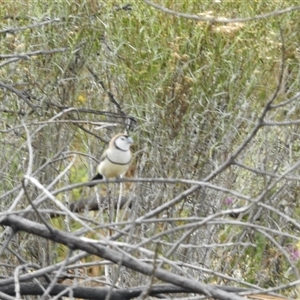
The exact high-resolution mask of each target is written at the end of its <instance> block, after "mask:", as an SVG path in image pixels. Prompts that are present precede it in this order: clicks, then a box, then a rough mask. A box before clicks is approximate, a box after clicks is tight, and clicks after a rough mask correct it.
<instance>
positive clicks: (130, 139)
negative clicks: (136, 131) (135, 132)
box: [127, 136, 134, 144]
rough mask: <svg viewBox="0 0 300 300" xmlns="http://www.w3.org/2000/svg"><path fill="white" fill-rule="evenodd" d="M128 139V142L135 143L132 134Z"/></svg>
mask: <svg viewBox="0 0 300 300" xmlns="http://www.w3.org/2000/svg"><path fill="white" fill-rule="evenodd" d="M127 141H128V144H133V143H134V141H133V139H132V138H131V137H130V136H129V137H128V139H127Z"/></svg>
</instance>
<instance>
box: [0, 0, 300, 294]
mask: <svg viewBox="0 0 300 300" xmlns="http://www.w3.org/2000/svg"><path fill="white" fill-rule="evenodd" d="M161 4H162V5H163V6H164V7H168V8H169V9H171V10H174V11H177V12H184V13H188V14H193V15H198V16H199V17H223V18H230V19H234V18H249V17H253V16H256V15H261V14H264V13H269V12H272V11H278V10H281V9H285V8H287V7H292V6H293V5H297V4H298V1H292V0H289V1H265V0H257V1H222V0H221V1H208V0H203V1H161ZM0 5H1V10H0V20H1V21H0V24H1V28H0V41H1V43H0V100H1V101H0V118H1V125H0V129H1V130H0V136H1V144H0V147H1V152H0V153H1V154H0V160H1V163H0V171H1V173H0V174H1V178H2V180H1V182H0V209H1V212H2V213H1V214H0V218H1V219H0V223H1V222H4V221H3V220H5V218H6V217H7V216H8V215H10V214H12V215H18V216H22V217H23V218H27V219H29V220H32V221H35V222H38V223H44V224H45V222H47V224H49V226H51V227H53V228H58V229H60V230H63V231H65V232H73V233H74V234H75V235H76V236H85V237H86V238H96V239H99V240H106V241H109V240H111V242H113V241H118V242H120V243H121V242H122V243H124V244H122V245H121V244H120V245H117V244H116V245H117V246H116V245H115V244H114V246H112V244H110V247H112V248H114V247H115V248H114V249H116V248H117V249H119V248H118V247H120V248H121V249H123V250H125V252H127V253H129V252H130V254H131V255H133V256H134V257H135V258H137V259H139V260H140V261H143V262H145V261H147V262H148V263H149V264H151V263H152V264H153V265H156V266H157V267H161V268H163V269H165V270H167V271H171V272H172V273H173V274H180V275H182V274H183V273H184V276H185V277H187V278H193V279H195V280H198V281H199V282H202V283H206V284H211V285H215V284H217V285H231V286H235V287H248V288H255V289H270V291H271V290H272V291H276V292H278V289H279V290H280V292H281V294H284V295H286V296H288V297H291V298H297V297H298V291H297V288H296V284H297V282H298V281H299V279H300V274H299V270H298V259H299V257H300V244H299V229H300V224H299V223H298V221H297V220H298V218H299V214H300V211H299V193H300V187H299V156H300V143H299V134H300V131H299V123H300V120H299V112H300V110H299V109H300V106H299V98H300V94H299V86H300V74H299V70H300V68H299V60H300V52H299V51H300V48H299V47H300V45H299V40H300V31H299V26H300V21H299V20H300V15H299V10H292V11H290V12H287V13H284V14H280V15H276V16H273V17H268V18H264V19H260V20H252V21H247V22H237V21H234V22H223V23H220V22H216V21H214V22H206V21H201V20H192V19H187V18H182V17H178V16H176V15H172V14H167V13H165V12H163V11H161V10H158V9H155V8H153V7H152V6H150V5H148V4H147V3H144V2H142V1H128V2H126V3H125V2H123V1H119V0H117V1H94V0H89V1H84V0H77V1H47V2H45V1H37V0H35V1H27V0H24V1H21V0H17V1H5V0H0ZM128 120H131V121H130V122H131V126H130V128H128ZM133 120H135V121H133ZM126 124H127V125H126ZM126 129H127V130H129V133H130V135H131V136H132V137H133V138H134V140H135V146H134V149H133V150H134V152H135V162H134V164H133V167H132V168H131V169H130V172H129V173H128V174H127V177H130V178H135V179H136V180H135V182H132V183H128V182H127V183H124V184H123V190H122V195H123V196H124V197H125V200H127V199H128V203H131V205H129V204H128V205H127V206H124V207H123V208H122V209H119V208H118V209H115V208H114V207H113V206H114V201H116V199H117V198H118V195H119V186H120V183H117V184H114V183H110V184H104V185H103V184H101V185H98V186H97V187H96V188H89V187H87V186H85V185H84V184H82V185H80V184H79V185H75V186H74V184H76V183H85V182H87V181H88V180H89V178H91V177H92V176H93V175H94V173H95V169H96V165H97V160H98V159H99V158H100V156H101V153H102V151H103V149H105V147H106V143H107V142H108V141H109V139H110V138H111V137H112V136H113V135H115V134H116V133H118V132H124V131H125V130H126ZM24 178H25V179H26V180H24ZM142 178H146V179H145V180H139V179H142ZM155 179H156V180H155ZM61 188H63V191H62V192H59V189H61ZM47 191H48V194H47ZM51 195H52V196H51ZM74 201H79V202H80V203H83V204H86V208H85V209H84V210H83V211H81V212H80V213H78V214H71V213H70V211H69V209H68V207H70V206H69V205H70V203H73V202H74ZM91 201H92V202H93V203H97V205H96V209H95V210H94V211H90V210H89V209H88V207H89V206H88V203H90V202H91ZM79 202H77V203H79ZM59 203H61V204H63V206H60V204H59ZM33 207H34V208H35V209H38V210H39V214H38V213H37V212H36V211H35V210H34V209H33ZM59 214H60V216H59ZM135 220H138V221H139V222H136V223H134V221H135ZM1 224H2V225H4V223H1ZM12 228H13V226H12ZM121 229H122V230H124V231H123V233H122V234H121V233H120V230H121ZM117 233H119V235H118V236H116V234H117ZM129 245H130V246H131V248H130V247H129ZM69 248H70V247H68V246H67V245H65V246H62V244H61V243H56V242H55V239H52V241H51V239H50V240H49V239H48V240H47V239H43V238H41V237H37V236H36V235H34V234H29V233H26V232H25V233H24V232H20V231H19V232H18V233H17V232H15V231H13V230H10V227H3V228H2V230H1V250H0V254H1V262H2V263H1V264H0V274H1V278H3V279H8V278H11V276H13V274H14V273H15V272H16V268H17V266H20V265H22V266H23V267H24V270H23V272H24V273H28V272H29V269H28V268H29V266H30V267H31V268H32V265H33V264H34V266H35V268H36V267H37V266H38V268H45V267H47V266H51V265H53V264H55V263H57V262H62V261H65V266H64V269H63V270H61V272H60V273H59V275H60V277H63V278H64V279H65V278H66V277H68V276H69V275H68V276H67V275H66V272H67V270H69V271H70V270H73V271H74V270H76V272H77V273H76V278H75V279H74V278H73V277H72V284H73V285H76V284H79V282H80V284H82V285H89V286H95V285H96V286H109V285H111V284H112V285H116V286H118V287H119V288H129V287H135V286H141V285H147V284H149V277H148V276H145V275H142V274H141V273H139V272H136V271H132V270H130V269H129V268H126V267H120V266H118V265H115V266H112V265H110V263H109V262H107V261H104V260H102V259H100V258H99V257H96V256H86V257H84V258H82V259H81V261H80V263H79V259H78V260H75V259H74V262H73V264H70V262H69V261H68V259H70V257H72V255H75V253H76V255H78V253H77V252H76V251H74V252H72V251H71V253H70V251H69V250H68V249H69ZM120 251H121V250H120ZM121 252H122V251H121ZM65 259H67V260H65ZM63 272H64V273H63ZM78 272H79V273H78ZM56 279H57V278H56ZM4 282H5V281H4ZM64 282H65V281H64ZM159 282H161V281H159V280H158V279H157V278H152V280H151V284H155V283H159ZM75 283H76V284H75ZM1 285H2V284H1V280H0V287H1ZM276 288H277V290H276ZM176 297H178V298H184V297H188V299H191V297H192V295H191V294H190V295H189V296H187V295H186V294H178V295H177V296H176Z"/></svg>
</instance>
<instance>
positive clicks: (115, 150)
mask: <svg viewBox="0 0 300 300" xmlns="http://www.w3.org/2000/svg"><path fill="white" fill-rule="evenodd" d="M131 144H133V139H132V138H131V137H130V136H128V135H126V134H122V133H119V134H117V135H116V136H114V137H113V138H112V139H111V140H110V142H109V145H108V148H107V149H106V150H105V151H104V153H103V154H102V156H101V159H100V164H99V165H98V167H97V175H96V176H95V177H93V178H92V180H100V179H103V178H106V179H109V178H117V177H122V176H123V175H124V174H125V173H126V172H127V170H128V168H129V166H130V163H131V158H132V153H131V150H130V145H131ZM94 185H95V184H93V185H90V187H92V186H94Z"/></svg>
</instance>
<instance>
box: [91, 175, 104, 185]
mask: <svg viewBox="0 0 300 300" xmlns="http://www.w3.org/2000/svg"><path fill="white" fill-rule="evenodd" d="M101 179H103V175H101V174H99V173H98V174H97V175H96V176H94V177H93V178H92V179H91V180H90V181H94V180H101ZM95 185H96V184H90V185H89V187H93V186H95Z"/></svg>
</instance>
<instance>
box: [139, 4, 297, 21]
mask: <svg viewBox="0 0 300 300" xmlns="http://www.w3.org/2000/svg"><path fill="white" fill-rule="evenodd" d="M144 2H145V3H147V4H149V5H150V6H152V7H154V8H156V9H158V10H160V11H162V12H165V13H167V14H171V15H173V16H176V17H182V18H186V19H192V20H195V21H204V22H211V23H233V22H248V21H254V20H261V19H266V18H270V17H275V16H279V15H282V14H286V13H290V12H292V11H295V10H300V6H294V7H288V8H286V9H282V10H277V11H273V12H270V13H266V14H262V15H257V16H253V17H249V18H235V19H229V18H218V17H201V16H199V15H191V14H186V13H181V12H177V11H173V10H171V9H168V8H166V7H163V6H161V5H159V4H156V3H153V2H151V1H149V0H144Z"/></svg>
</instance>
